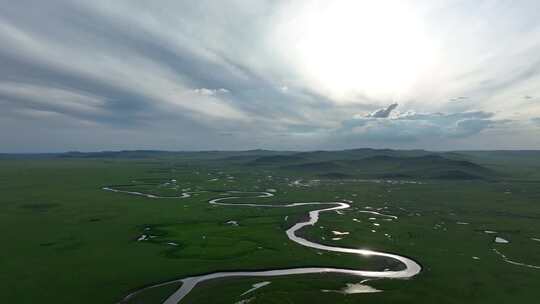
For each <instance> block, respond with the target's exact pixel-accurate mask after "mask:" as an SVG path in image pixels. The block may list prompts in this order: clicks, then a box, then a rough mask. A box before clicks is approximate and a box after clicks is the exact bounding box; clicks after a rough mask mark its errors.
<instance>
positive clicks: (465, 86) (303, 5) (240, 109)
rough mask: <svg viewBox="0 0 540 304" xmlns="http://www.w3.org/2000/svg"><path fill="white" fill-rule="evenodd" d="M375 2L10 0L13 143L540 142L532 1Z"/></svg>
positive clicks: (2, 76) (0, 32)
mask: <svg viewBox="0 0 540 304" xmlns="http://www.w3.org/2000/svg"><path fill="white" fill-rule="evenodd" d="M380 3H382V4H377V5H375V4H369V3H368V2H366V3H357V2H355V1H334V2H332V3H327V2H323V1H311V0H304V1H298V2H294V3H288V2H280V1H250V2H249V3H245V2H244V1H240V0H229V1H223V2H216V1H197V2H178V1H164V2H160V3H159V4H157V3H153V2H133V1H112V2H111V1H101V0H97V1H65V0H50V1H41V2H40V1H38V2H36V1H29V0H21V1H16V2H13V1H2V0H0V4H2V10H1V11H0V44H1V45H2V46H3V47H2V48H0V66H1V67H2V69H1V70H0V107H1V109H2V111H0V140H1V142H2V143H3V145H2V149H4V150H5V151H49V150H50V151H53V150H54V151H58V150H76V149H80V150H100V149H113V148H118V149H127V148H144V147H147V148H155V149H159V148H162V149H205V148H209V149H250V148H274V149H321V148H322V149H324V148H344V147H354V146H362V145H376V146H381V147H382V146H384V147H394V148H399V147H411V145H412V146H414V147H418V148H432V147H434V148H447V147H453V148H459V146H456V145H461V146H463V147H475V146H478V147H482V146H485V145H486V143H487V144H493V145H494V146H497V145H499V146H500V147H504V140H505V139H504V138H505V137H504V136H505V135H501V134H503V133H502V131H500V130H503V129H504V130H506V131H507V132H515V133H516V134H517V133H519V136H516V137H515V138H517V139H519V140H520V141H521V145H522V146H523V147H529V148H530V147H531V145H533V144H534V143H535V141H534V140H528V139H531V138H538V137H540V133H539V132H540V131H539V130H538V128H531V126H532V124H531V122H533V121H536V120H535V119H536V117H540V102H536V101H537V100H538V98H537V96H540V85H539V83H540V55H539V54H540V42H539V41H540V21H538V18H537V16H536V14H535V12H536V11H538V10H539V9H540V4H539V3H538V2H537V1H520V2H519V3H513V4H512V5H510V4H507V3H503V2H485V3H484V2H482V3H480V2H455V1H438V2H424V1H418V2H407V4H404V2H401V1H399V2H398V1H382V2H380ZM351 8H357V10H354V9H351ZM360 8H361V9H362V10H360ZM389 8H395V9H394V10H392V14H393V15H395V18H396V20H401V21H402V22H405V23H407V24H401V25H400V24H394V23H392V20H391V19H389V18H378V16H379V15H381V14H382V15H385V14H384V13H385V12H387V11H389ZM360 11H362V12H363V13H362V14H367V15H366V16H372V17H370V18H365V19H362V20H364V21H362V22H368V23H369V25H370V26H369V27H366V30H362V31H361V33H358V31H356V32H357V35H356V36H354V37H353V36H351V35H349V34H348V33H351V31H353V32H354V31H355V30H356V28H357V27H358V26H357V25H358V24H357V23H355V22H358V19H359V18H357V17H358V14H359V12H360ZM357 12H358V14H357ZM340 14H342V17H343V18H338V19H340V21H339V22H335V21H336V16H338V17H339V16H341V15H340ZM382 15H381V16H382ZM315 17H316V18H315ZM386 17H387V16H386ZM379 19H380V20H382V21H380V20H379ZM314 20H315V21H317V20H319V21H320V24H313V22H314ZM378 20H379V21H378ZM401 21H400V22H401ZM302 22H304V23H302ZM381 22H384V24H382V23H381ZM327 23H328V24H330V23H331V24H333V25H332V27H326V26H325V25H326V24H327ZM311 25H313V26H315V25H317V26H316V27H315V28H323V29H324V28H330V29H331V31H330V30H329V31H328V32H324V33H322V34H324V35H322V36H320V37H327V38H328V39H330V38H331V40H332V41H334V42H335V44H331V43H329V42H328V41H321V40H317V39H320V37H319V36H317V35H312V34H313V33H311V32H309V31H308V30H309V29H310V28H313V27H310V26H311ZM473 25H474V26H473ZM347 26H348V27H347ZM377 26H379V27H381V28H380V29H379V30H377V31H375V30H376V29H377ZM399 26H401V27H402V28H400V27H399ZM304 30H306V31H304ZM318 37H319V38H318ZM379 38H380V39H379ZM398 38H399V39H398ZM407 39H409V40H407ZM374 41H375V42H374ZM377 41H379V42H377ZM396 41H399V42H400V43H401V46H403V47H400V46H399V45H397V46H396ZM387 45H388V46H392V47H384V46H387ZM405 45H406V46H407V47H405ZM309 46H319V47H318V48H317V50H315V49H310V47H309ZM394 46H395V47H394ZM378 50H379V51H378ZM312 51H313V52H312ZM381 54H382V55H381ZM308 55H309V56H308ZM383 55H384V56H383ZM355 56H357V57H355ZM424 57H425V58H424ZM424 59H425V60H424ZM427 59H429V61H427ZM317 64H318V65H317ZM420 65H421V66H420ZM368 67H369V69H368ZM377 67H379V68H377ZM321 72H325V73H323V74H321ZM398 104H399V106H398ZM12 130H17V131H18V132H17V136H15V135H14V133H13V131H12ZM224 134H226V136H224ZM478 137H481V138H480V139H479V138H478ZM82 138H85V139H86V140H82ZM517 139H516V140H517ZM519 145H520V143H513V146H514V147H515V146H519ZM533 147H536V146H533ZM537 148H540V147H537Z"/></svg>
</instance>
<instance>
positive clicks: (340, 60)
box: [286, 1, 435, 102]
mask: <svg viewBox="0 0 540 304" xmlns="http://www.w3.org/2000/svg"><path fill="white" fill-rule="evenodd" d="M402 3H404V2H403V1H402V2H397V1H395V2H394V1H392V2H389V1H320V2H316V1H314V2H310V3H308V4H306V5H305V6H303V7H296V9H297V10H296V12H294V13H289V14H290V15H289V17H288V18H289V19H288V21H287V22H286V23H287V26H286V31H287V34H286V35H287V36H288V46H287V48H288V49H289V53H288V56H292V57H293V61H294V65H295V66H296V67H297V68H298V70H299V73H300V74H301V75H302V77H304V78H305V80H306V81H307V82H308V83H310V84H311V85H312V86H313V87H315V88H317V90H319V91H321V92H322V93H325V94H326V95H328V96H329V97H331V98H333V99H334V100H336V101H343V102H347V101H350V100H351V99H354V97H355V96H359V95H361V96H365V97H368V98H374V99H385V98H386V99H388V98H395V97H396V96H399V95H400V94H403V93H404V92H406V91H407V89H408V88H410V87H411V86H412V85H413V84H414V83H415V81H417V80H418V78H419V77H421V76H422V75H423V74H425V73H426V72H427V71H428V70H429V67H430V65H431V64H432V62H433V61H434V59H435V51H434V47H433V45H432V43H431V41H430V39H429V38H428V35H427V34H426V30H425V28H424V26H423V24H422V22H421V20H420V19H421V18H419V17H418V16H416V15H415V14H414V13H413V11H412V10H411V9H410V8H408V7H406V6H405V5H404V4H402Z"/></svg>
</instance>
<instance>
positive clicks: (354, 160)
mask: <svg viewBox="0 0 540 304" xmlns="http://www.w3.org/2000/svg"><path fill="white" fill-rule="evenodd" d="M173 180H174V181H173ZM106 186H109V187H114V188H115V189H120V190H122V191H131V192H141V193H145V194H151V195H155V196H166V197H168V198H159V199H158V198H149V197H145V196H139V195H132V194H128V193H121V192H112V191H105V190H103V189H102V188H103V187H106ZM268 189H275V193H274V197H269V198H251V197H249V195H248V194H238V195H235V196H239V198H237V199H235V200H234V201H233V202H238V203H247V202H256V203H260V204H266V203H268V204H285V203H292V202H333V201H342V200H347V201H352V202H351V203H350V204H351V208H349V209H346V210H343V212H340V213H337V212H324V213H321V218H320V220H319V222H318V223H317V224H316V225H314V226H312V227H309V228H306V229H303V230H302V231H301V233H300V234H301V235H302V236H304V237H306V238H307V239H309V240H312V241H315V242H318V243H322V244H326V245H331V246H341V247H351V248H367V249H373V250H379V251H385V252H391V253H397V254H399V255H403V256H407V257H411V258H413V259H414V260H416V261H417V262H419V263H420V264H421V265H422V267H423V270H422V272H421V273H420V274H419V275H417V276H416V277H414V278H412V279H408V280H397V279H396V280H390V279H375V280H373V279H372V280H369V281H367V282H365V284H367V285H369V286H372V287H374V288H377V289H378V290H381V292H377V293H357V294H344V293H343V292H341V291H342V290H343V288H344V287H345V286H347V284H351V283H359V282H361V281H362V278H359V277H352V276H345V275H332V274H320V275H296V276H282V277H271V278H250V277H245V278H231V279H219V280H214V281H209V282H205V283H203V284H200V285H198V286H197V287H196V288H195V289H194V290H193V291H192V292H191V293H190V294H189V295H188V296H187V297H186V298H185V299H184V300H183V301H182V302H181V303H248V302H249V303H413V302H414V303H434V302H437V303H509V302H516V303H535V302H536V301H537V298H538V292H537V290H536V288H537V287H538V286H540V269H538V268H533V267H527V265H529V266H540V241H538V239H540V153H537V152H536V153H534V152H526V151H524V152H523V153H510V152H508V153H505V152H452V153H430V152H425V151H392V150H358V151H354V150H351V151H338V152H318V153H316V152H312V153H311V154H310V153H293V152H273V151H246V152H236V153H235V152H200V153H195V152H193V153H165V152H124V153H122V152H118V153H108V154H107V153H103V154H99V153H97V154H78V153H68V154H60V155H37V156H32V157H30V156H24V155H23V156H17V155H3V156H1V157H0V192H1V197H0V231H1V233H0V241H1V244H2V246H1V250H0V262H1V264H0V265H1V269H2V270H1V271H0V281H1V282H2V284H1V285H0V302H1V303H36V302H37V303H51V304H52V303H54V304H59V303H83V304H84V303H92V304H94V303H117V302H119V301H121V300H122V299H123V298H124V297H125V296H126V295H128V294H129V293H130V292H133V291H136V290H139V289H141V288H143V287H145V286H149V285H153V284H156V283H160V282H168V281H171V280H175V279H181V278H183V277H186V276H192V275H197V274H205V273H211V272H215V271H234V270H262V269H281V268H296V267H306V266H322V267H324V266H329V267H331V266H332V267H342V268H352V269H364V270H382V269H384V268H399V267H400V266H399V265H395V263H392V261H389V260H385V259H382V258H374V257H371V258H370V257H362V256H355V255H350V254H342V253H332V252H325V251H318V250H314V249H310V248H306V247H303V246H300V245H298V244H296V243H293V242H291V241H290V240H289V239H288V238H287V236H286V235H285V230H287V229H288V228H289V227H291V226H292V225H293V224H294V223H296V222H298V221H302V220H305V219H306V217H307V212H308V211H309V210H314V209H317V207H316V206H300V207H294V208H262V207H245V206H216V205H211V204H209V203H208V201H209V200H210V199H212V198H217V197H225V196H230V195H231V194H230V193H227V191H231V190H235V191H246V192H249V191H253V192H257V191H267V190H268ZM185 192H187V193H190V194H191V196H190V197H187V198H178V197H176V196H180V195H181V194H182V193H185ZM366 210H378V211H379V212H381V213H384V214H389V215H395V216H397V217H398V218H397V219H389V218H387V217H382V216H376V215H373V214H369V213H364V212H361V211H366ZM231 221H234V224H232V222H231ZM332 231H339V232H348V233H349V234H344V235H341V236H339V237H338V236H337V235H336V234H335V233H333V232H332ZM486 231H487V232H486ZM490 232H493V233H490ZM143 235H145V236H146V237H145V238H143V239H141V237H142V236H143ZM150 236H151V237H150ZM496 237H500V238H503V239H505V240H507V241H509V243H496V242H495V238H496ZM495 250H497V252H499V253H501V254H504V255H505V256H506V257H507V259H508V260H510V261H514V262H516V263H521V264H523V265H517V264H516V263H514V264H512V263H508V262H507V261H505V260H504V259H503V257H502V256H501V255H500V254H498V253H497V252H496V251H495ZM262 281H269V282H271V283H270V284H269V285H266V286H264V287H262V288H259V289H257V290H254V291H252V292H250V293H248V294H244V295H242V294H243V293H244V292H246V291H247V290H249V289H251V288H252V284H255V283H258V282H262ZM179 285H180V283H171V284H165V285H163V286H161V287H156V288H151V289H148V290H145V291H144V292H141V293H139V294H137V295H136V296H134V297H133V298H131V299H129V301H127V302H128V303H148V304H153V303H161V302H162V301H163V300H164V299H165V298H167V296H168V295H170V294H172V293H173V292H174V291H175V290H176V289H177V288H178V287H179Z"/></svg>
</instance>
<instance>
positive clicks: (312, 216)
mask: <svg viewBox="0 0 540 304" xmlns="http://www.w3.org/2000/svg"><path fill="white" fill-rule="evenodd" d="M102 189H103V190H106V191H113V192H120V193H126V194H132V195H139V196H145V197H149V198H185V197H189V196H190V193H188V192H184V193H182V194H181V195H180V196H175V197H160V196H157V195H152V194H145V193H141V192H132V191H123V190H119V189H115V188H113V186H109V187H104V188H102ZM227 193H229V194H231V195H233V196H228V197H221V198H214V199H211V200H210V201H209V203H210V204H213V205H222V206H236V207H260V208H294V207H299V206H310V205H314V206H326V207H324V208H321V209H317V210H313V211H310V212H309V219H308V220H307V221H304V222H298V223H296V224H294V225H293V226H292V227H290V228H289V229H287V231H286V234H287V237H288V238H289V240H291V241H293V242H295V243H297V244H300V245H302V246H306V247H310V248H314V249H318V250H324V251H331V252H341V253H350V254H357V255H361V256H372V257H373V256H375V257H383V258H388V259H393V260H396V261H399V262H400V263H402V264H403V265H404V266H405V267H404V269H403V270H398V271H368V270H354V269H345V268H332V267H306V268H289V269H275V270H263V271H226V272H214V273H210V274H204V275H197V276H191V277H185V278H182V279H177V280H172V281H168V282H165V283H160V284H155V285H151V286H148V287H145V288H143V289H140V290H137V291H135V292H132V293H130V294H129V295H127V296H126V297H124V299H123V300H122V301H121V302H120V303H124V302H127V301H128V300H129V299H131V298H133V297H134V296H136V295H137V294H139V293H141V292H143V291H145V290H148V289H150V288H154V287H159V286H164V285H168V284H173V283H182V285H181V287H180V288H179V289H178V290H176V291H175V292H174V293H173V294H172V295H170V296H169V297H168V298H167V299H166V300H165V302H163V304H177V303H178V302H180V301H181V300H182V299H183V298H185V297H186V296H187V295H188V294H189V292H190V291H191V290H192V289H193V288H195V286H196V285H197V284H199V283H201V282H204V281H208V280H212V279H218V278H229V277H274V276H285V275H298V274H313V273H339V274H347V275H354V276H359V277H362V278H390V279H408V278H411V277H413V276H415V275H417V274H418V273H420V271H421V270H422V267H421V266H420V265H419V264H418V263H417V262H415V261H414V260H412V259H410V258H407V257H404V256H400V255H397V254H392V253H386V252H380V251H375V250H368V249H355V248H347V247H334V246H328V245H323V244H319V243H315V242H312V241H309V240H307V239H305V238H302V237H300V236H298V235H296V232H297V231H299V230H300V229H302V228H304V227H306V226H313V225H315V223H317V222H318V220H319V216H320V213H321V212H328V211H337V210H343V209H347V208H349V207H350V205H349V204H348V203H344V202H308V203H291V204H283V205H270V204H254V203H230V202H227V201H230V200H234V199H240V198H243V199H245V198H265V197H272V196H274V195H273V194H272V193H270V192H242V191H227ZM237 194H254V196H251V197H245V196H237ZM235 195H236V196H235ZM328 206H330V207H328ZM363 212H367V213H372V214H376V215H380V216H388V217H393V218H395V216H393V215H385V214H381V213H378V212H375V211H373V212H371V211H363Z"/></svg>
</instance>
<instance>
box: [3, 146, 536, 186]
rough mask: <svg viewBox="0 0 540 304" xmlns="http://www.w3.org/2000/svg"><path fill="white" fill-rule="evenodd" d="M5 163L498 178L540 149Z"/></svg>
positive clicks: (84, 155) (159, 154) (90, 155)
mask: <svg viewBox="0 0 540 304" xmlns="http://www.w3.org/2000/svg"><path fill="white" fill-rule="evenodd" d="M0 159H157V160H159V159H175V160H180V161H181V160H190V161H197V162H209V164H212V165H216V164H221V165H232V166H239V167H241V168H258V169H263V170H275V171H278V172H283V173H287V174H291V173H294V174H301V175H308V176H312V177H317V178H327V179H345V178H400V179H451V180H476V179H483V180H493V179H497V178H499V177H500V176H502V175H504V174H505V173H503V172H502V171H504V170H506V171H508V168H513V167H520V166H521V167H523V168H532V169H530V170H533V169H535V168H537V166H540V151H534V150H527V151H452V152H433V151H426V150H391V149H370V148H363V149H351V150H339V151H309V152H296V151H272V150H247V151H177V152H175V151H158V150H130V151H102V152H66V153H44V154H0ZM535 166H536V167H535ZM503 169H504V170H503ZM536 171H538V170H536Z"/></svg>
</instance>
